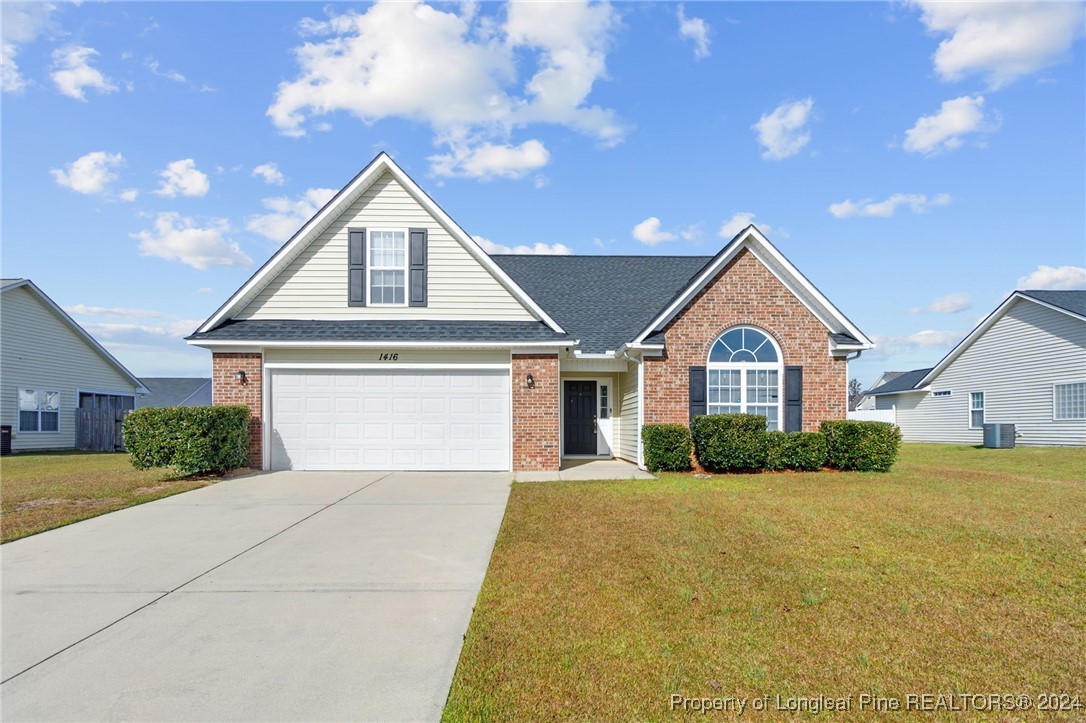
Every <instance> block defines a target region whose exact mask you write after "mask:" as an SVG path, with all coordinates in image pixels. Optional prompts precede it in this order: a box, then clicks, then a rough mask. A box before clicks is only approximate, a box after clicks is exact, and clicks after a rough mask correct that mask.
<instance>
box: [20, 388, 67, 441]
mask: <svg viewBox="0 0 1086 723" xmlns="http://www.w3.org/2000/svg"><path fill="white" fill-rule="evenodd" d="M29 391H34V392H35V393H41V392H52V393H54V394H56V395H57V428H56V429H55V430H43V429H42V428H41V399H40V398H39V399H38V410H37V411H38V428H37V429H23V412H24V411H26V412H29V411H30V410H29V409H25V410H24V409H21V408H20V407H19V397H20V396H21V394H22V393H23V392H29ZM63 406H64V405H62V404H61V399H60V390H59V389H48V388H46V387H34V386H29V387H19V388H18V389H17V390H16V392H15V416H16V425H15V426H16V428H17V430H18V433H19V434H60V418H61V413H60V410H61V407H63Z"/></svg>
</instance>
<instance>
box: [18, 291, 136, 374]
mask: <svg viewBox="0 0 1086 723" xmlns="http://www.w3.org/2000/svg"><path fill="white" fill-rule="evenodd" d="M24 286H25V287H26V288H27V290H29V291H31V292H32V293H34V294H36V295H37V296H38V298H39V299H41V300H42V301H43V302H45V305H46V306H48V307H49V308H50V309H51V310H52V312H53V313H54V314H56V315H57V316H58V317H59V318H60V320H61V321H63V322H64V323H65V324H67V325H68V326H69V327H70V328H71V329H72V331H74V332H75V333H76V334H78V335H79V337H80V338H81V339H83V341H85V342H87V343H88V344H90V345H91V346H92V347H93V348H94V350H95V351H96V352H98V354H99V355H101V356H102V357H103V358H104V359H105V360H106V361H107V362H109V363H110V364H112V365H113V366H114V367H115V368H116V369H117V371H119V372H120V373H121V374H123V375H124V376H126V377H128V380H129V381H130V382H132V383H133V384H135V385H136V393H137V394H146V393H147V392H149V391H150V390H149V389H147V387H145V386H143V382H141V381H140V378H139V377H137V376H136V375H135V374H133V373H132V372H130V371H128V368H127V367H125V365H124V364H121V363H120V362H119V361H117V358H116V357H114V356H113V355H112V354H110V353H109V352H108V351H106V348H105V347H104V346H102V345H101V344H99V343H98V340H97V339H95V338H94V337H93V336H91V335H90V333H89V332H87V330H86V329H84V328H83V327H81V326H80V325H79V324H78V323H77V322H76V320H75V319H73V318H72V317H70V316H68V312H66V311H64V309H62V308H60V306H58V305H57V302H55V301H53V300H52V299H50V298H49V296H48V295H47V294H46V293H45V292H44V291H42V290H41V289H39V288H38V287H37V286H36V285H35V284H34V282H33V281H31V280H30V279H19V280H18V281H17V282H15V283H14V284H8V285H7V286H5V287H3V288H0V293H2V292H5V291H13V290H14V289H21V288H22V287H24Z"/></svg>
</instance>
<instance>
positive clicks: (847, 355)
mask: <svg viewBox="0 0 1086 723" xmlns="http://www.w3.org/2000/svg"><path fill="white" fill-rule="evenodd" d="M863 353H864V350H863V349H859V350H858V351H856V356H852V355H851V354H845V418H846V419H848V413H849V411H851V410H850V409H849V408H848V406H849V402H850V401H851V400H850V399H849V398H848V380H849V378H850V377H851V376H852V375H851V374H849V371H848V363H849V362H850V361H852V360H853V359H859V358H860V355H861V354H863Z"/></svg>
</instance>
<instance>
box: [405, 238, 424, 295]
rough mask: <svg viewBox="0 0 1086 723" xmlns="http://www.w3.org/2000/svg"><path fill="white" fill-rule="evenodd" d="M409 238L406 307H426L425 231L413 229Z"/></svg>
mask: <svg viewBox="0 0 1086 723" xmlns="http://www.w3.org/2000/svg"><path fill="white" fill-rule="evenodd" d="M407 235H408V236H409V237H410V243H409V244H408V246H409V253H410V254H411V256H410V258H409V259H408V262H409V263H408V270H407V276H408V285H407V287H408V293H409V296H408V306H426V257H427V249H426V229H424V228H413V229H410V230H409V231H408V232H407Z"/></svg>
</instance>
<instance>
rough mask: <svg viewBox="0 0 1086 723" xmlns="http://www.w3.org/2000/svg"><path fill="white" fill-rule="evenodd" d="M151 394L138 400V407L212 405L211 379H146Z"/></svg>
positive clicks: (146, 385)
mask: <svg viewBox="0 0 1086 723" xmlns="http://www.w3.org/2000/svg"><path fill="white" fill-rule="evenodd" d="M140 381H141V382H143V386H145V387H147V388H148V389H149V390H150V393H148V394H144V395H143V396H141V397H137V398H136V407H137V408H139V407H197V406H203V405H205V404H211V379H209V378H206V377H144V378H143V379H140Z"/></svg>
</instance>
